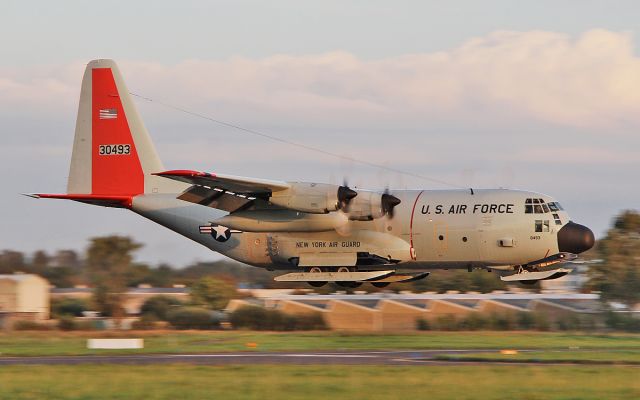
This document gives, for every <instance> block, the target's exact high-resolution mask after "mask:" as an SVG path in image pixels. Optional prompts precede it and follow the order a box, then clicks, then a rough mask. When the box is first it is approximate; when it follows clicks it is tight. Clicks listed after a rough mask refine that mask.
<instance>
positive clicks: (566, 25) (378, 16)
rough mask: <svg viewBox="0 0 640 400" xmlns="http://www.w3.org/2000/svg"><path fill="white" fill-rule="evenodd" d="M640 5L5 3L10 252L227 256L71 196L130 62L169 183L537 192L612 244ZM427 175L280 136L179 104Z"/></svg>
mask: <svg viewBox="0 0 640 400" xmlns="http://www.w3.org/2000/svg"><path fill="white" fill-rule="evenodd" d="M639 11H640V3H638V2H635V1H615V2H596V1H577V0H576V1H535V2H526V3H525V2H513V1H484V2H476V1H448V2H440V1H433V2H430V1H396V2H388V1H330V0H328V1H323V2H307V1H299V0H297V1H270V2H264V1H238V0H235V1H207V2H204V1H202V2H201V1H180V2H175V1H171V2H164V1H137V2H129V1H110V2H109V3H108V4H100V5H98V4H97V3H92V2H86V1H62V2H46V1H43V2H23V1H11V0H9V1H5V2H3V5H2V13H0V48H1V49H2V56H0V127H1V135H0V140H1V142H0V144H1V146H0V170H1V171H3V172H2V174H3V178H4V185H3V193H2V196H1V197H0V210H1V211H0V212H1V213H2V214H1V217H2V219H1V221H2V226H3V229H2V230H0V249H17V250H21V251H25V252H32V251H34V250H36V249H45V250H48V251H54V250H56V249H67V248H71V249H76V250H82V249H84V248H85V247H86V245H87V243H88V238H90V237H94V236H100V235H106V234H123V235H131V236H133V237H135V239H136V240H138V241H140V242H142V243H144V244H145V247H144V248H143V249H142V250H141V251H140V252H139V255H138V259H139V260H140V261H144V262H148V263H151V264H156V263H160V262H168V263H170V264H173V265H175V266H183V265H185V264H187V263H190V262H194V261H197V260H200V261H206V260H213V259H218V258H220V256H219V255H216V254H215V253H212V252H211V251H210V250H208V249H206V248H204V247H202V246H200V245H198V244H196V243H193V242H190V241H189V240H188V239H185V238H182V237H180V236H178V235H176V234H175V233H173V232H170V231H168V230H166V229H165V228H162V227H159V226H156V225H154V224H153V223H152V222H149V221H146V220H144V219H142V218H141V217H139V216H137V215H134V214H133V213H129V212H127V211H125V210H114V209H106V208H101V207H92V206H88V205H83V204H79V203H74V202H64V201H44V200H33V199H30V198H27V197H24V196H20V193H31V192H42V193H62V192H64V191H65V189H66V177H67V175H68V164H69V158H70V152H71V143H72V140H73V131H74V127H75V118H76V112H77V103H78V96H79V91H80V83H81V79H82V72H83V70H84V66H85V65H86V63H87V62H88V61H89V60H91V59H94V58H112V59H114V60H116V61H117V62H118V64H119V66H120V70H121V72H122V74H123V75H124V78H125V80H126V82H127V85H128V87H129V90H130V91H131V92H133V93H136V94H139V95H141V96H145V97H147V98H151V99H154V100H155V101H153V102H149V101H145V100H142V99H140V98H136V100H135V102H136V104H137V106H138V108H139V110H140V113H141V114H142V117H143V119H144V120H145V124H146V125H147V128H148V129H149V131H150V133H151V135H152V138H153V140H154V142H155V144H156V147H157V148H158V151H159V153H160V156H161V158H162V160H163V162H164V164H165V167H167V168H168V169H200V170H206V171H211V172H223V173H229V174H235V175H245V176H253V177H260V178H272V179H280V180H312V181H322V182H329V183H341V182H342V181H343V179H344V178H345V177H347V179H348V181H349V183H350V184H353V185H357V186H361V187H372V188H383V187H386V186H390V187H393V188H426V189H446V188H448V186H446V185H442V184H440V183H437V182H435V181H445V182H449V183H451V184H452V185H456V186H463V187H476V188H485V187H506V188H518V189H525V190H533V191H537V192H542V193H545V194H548V195H551V196H553V197H555V198H556V199H558V200H559V201H560V202H561V203H562V204H563V205H564V207H565V209H567V211H568V212H569V214H570V215H571V217H572V219H573V220H574V221H576V222H579V223H582V224H585V225H588V226H590V227H591V228H592V229H593V230H594V232H595V233H596V236H597V237H601V236H603V235H604V234H605V233H606V230H607V229H608V227H609V226H610V223H611V220H612V218H613V217H614V216H615V215H616V214H617V213H618V212H619V211H620V210H622V209H635V208H638V200H640V187H639V185H637V171H639V170H640V168H639V167H640V158H639V157H638V148H640V146H639V145H640V134H638V132H639V128H640V54H639V51H638V43H639V41H640V37H639V35H640V20H639V19H638V18H637V15H640V14H639ZM162 103H168V104H172V105H175V106H178V107H180V108H184V109H187V110H189V111H192V112H196V113H200V114H203V115H206V116H209V117H212V118H214V119H218V120H222V121H225V122H228V123H232V124H237V125H239V126H242V127H245V128H249V129H253V130H257V131H259V132H263V133H266V134H269V135H272V136H276V137H278V138H282V139H285V140H289V141H294V142H298V143H302V144H305V145H308V146H313V147H317V148H319V149H322V150H326V151H329V152H333V153H337V154H340V155H343V156H346V157H351V158H356V159H362V160H367V161H370V162H374V163H377V164H380V165H384V166H387V167H390V168H394V169H399V170H403V171H408V172H410V173H413V174H418V175H422V176H426V177H430V178H432V179H433V180H426V179H419V178H417V177H415V176H411V175H402V174H398V173H393V172H386V171H384V170H379V169H375V168H372V167H368V166H363V165H359V164H357V163H354V162H350V161H347V160H345V159H344V158H343V159H340V158H333V157H329V156H326V155H322V154H319V153H314V152H309V151H304V150H301V149H299V148H295V147H290V146H283V145H282V144H278V143H276V142H273V141H269V140H267V139H265V138H260V137H256V136H251V135H248V134H246V133H244V132H242V131H239V130H235V129H232V128H229V127H227V126H223V125H219V124H215V123H213V122H211V121H208V120H205V119H202V118H197V117H194V116H193V115H188V114H185V113H183V112H180V111H177V110H175V109H172V108H169V107H165V106H163V105H162Z"/></svg>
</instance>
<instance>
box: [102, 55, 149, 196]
mask: <svg viewBox="0 0 640 400" xmlns="http://www.w3.org/2000/svg"><path fill="white" fill-rule="evenodd" d="M91 101H92V105H91V121H92V132H91V134H92V149H91V162H92V165H91V174H92V184H91V192H92V193H93V194H96V195H128V196H131V195H137V194H140V193H143V192H144V174H143V172H142V166H141V165H140V159H139V158H138V152H137V151H136V146H135V143H134V142H133V137H132V136H131V129H130V128H129V124H128V122H127V116H126V114H125V110H124V108H123V107H122V102H121V101H120V96H119V94H118V89H117V87H116V83H115V80H114V79H113V73H112V72H111V68H95V69H93V70H92V99H91ZM100 110H103V114H104V113H105V111H104V110H110V111H109V114H110V115H114V114H113V110H115V117H111V118H104V115H103V118H102V119H101V118H100ZM114 145H115V146H116V147H115V148H114V147H112V146H114ZM120 145H122V146H123V147H118V146H120ZM127 145H128V146H130V147H128V148H127V147H126V146H127ZM107 146H111V147H109V150H108V151H107V150H105V149H106V148H107ZM111 149H115V151H112V150H111ZM125 149H127V150H128V151H127V150H125ZM121 150H122V151H121ZM101 153H102V154H101Z"/></svg>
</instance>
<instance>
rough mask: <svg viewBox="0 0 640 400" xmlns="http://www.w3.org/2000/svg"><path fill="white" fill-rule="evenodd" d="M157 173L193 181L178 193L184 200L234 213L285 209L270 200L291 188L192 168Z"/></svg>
mask: <svg viewBox="0 0 640 400" xmlns="http://www.w3.org/2000/svg"><path fill="white" fill-rule="evenodd" d="M154 175H158V176H162V177H165V178H169V179H174V180H177V181H180V182H185V183H189V184H191V185H192V186H191V187H190V188H189V189H187V190H185V191H184V192H183V193H182V194H180V196H178V198H179V199H180V200H184V201H188V202H191V203H196V204H200V205H203V206H207V207H212V208H217V209H219V210H224V211H228V212H231V213H232V212H236V211H239V210H247V209H267V208H269V209H276V208H277V209H281V207H277V206H273V205H270V204H269V203H268V202H267V199H268V198H269V196H271V194H272V193H273V192H277V191H281V190H286V189H289V187H290V185H289V184H288V183H286V182H282V181H276V180H268V179H257V178H245V177H241V176H234V175H223V174H211V173H208V172H200V171H191V170H173V171H165V172H158V173H154Z"/></svg>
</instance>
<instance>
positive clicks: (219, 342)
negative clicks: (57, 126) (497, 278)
mask: <svg viewBox="0 0 640 400" xmlns="http://www.w3.org/2000/svg"><path fill="white" fill-rule="evenodd" d="M90 337H142V338H144V341H145V348H144V349H141V350H124V351H120V350H113V351H107V350H105V351H95V350H88V349H87V348H86V339H87V338H90ZM247 343H256V345H257V347H256V348H255V350H258V351H287V350H290V351H294V350H301V351H304V350H337V349H340V350H345V349H350V350H379V349H385V350H394V349H397V350H406V349H557V350H560V349H564V350H567V349H569V348H575V347H579V348H580V349H594V350H605V349H606V350H610V349H617V350H635V351H637V350H640V335H632V334H624V335H622V334H611V335H581V334H569V333H551V332H425V333H422V334H406V335H375V334H371V335H362V334H340V333H335V332H304V333H270V332H244V331H211V332H175V331H174V332H164V333H159V332H55V333H52V332H20V333H18V334H12V335H10V334H0V354H1V355H0V357H1V356H12V355H16V356H34V355H74V354H96V353H98V354H114V353H124V354H130V353H204V352H225V351H252V350H254V349H249V348H247V346H246V344H247Z"/></svg>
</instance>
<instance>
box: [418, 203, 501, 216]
mask: <svg viewBox="0 0 640 400" xmlns="http://www.w3.org/2000/svg"><path fill="white" fill-rule="evenodd" d="M447 210H448V211H447ZM467 210H468V211H469V214H513V204H474V205H473V206H471V205H467V204H452V205H451V206H449V207H445V206H444V205H442V204H436V205H435V206H433V208H432V207H431V205H429V204H424V205H423V206H422V213H423V214H431V213H432V211H433V214H467Z"/></svg>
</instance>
